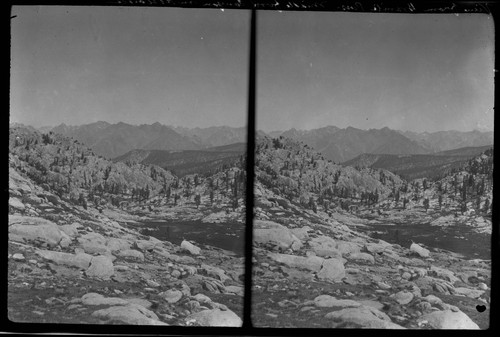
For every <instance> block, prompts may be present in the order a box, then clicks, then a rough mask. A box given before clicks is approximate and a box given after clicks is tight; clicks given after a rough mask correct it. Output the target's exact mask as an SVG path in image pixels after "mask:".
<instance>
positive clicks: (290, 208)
mask: <svg viewBox="0 0 500 337" xmlns="http://www.w3.org/2000/svg"><path fill="white" fill-rule="evenodd" d="M9 192H10V196H11V198H10V199H9V208H10V214H9V243H8V253H9V269H8V290H9V293H8V296H9V297H8V299H9V302H8V308H9V318H10V319H11V320H12V321H15V322H48V323H79V324H81V323H92V324H101V323H106V324H139V325H175V326H240V325H241V324H242V320H241V318H242V308H243V297H242V296H243V275H244V269H243V258H238V257H235V256H233V255H230V254H227V253H226V252H224V251H222V250H220V249H217V248H214V247H209V246H204V245H202V244H201V243H193V242H189V241H186V240H185V241H183V242H182V243H181V244H180V245H175V244H172V243H170V242H168V241H162V240H158V239H155V238H153V237H150V236H145V235H142V234H140V232H139V231H138V229H137V228H138V226H137V223H138V222H140V221H143V220H146V219H154V218H162V217H169V218H175V217H179V218H186V217H187V218H189V219H204V222H207V223H209V222H220V221H225V220H227V219H231V220H234V219H236V217H237V212H229V213H224V212H220V213H214V214H207V213H206V212H207V210H204V211H203V212H205V213H203V212H202V211H200V210H198V209H195V208H193V207H191V208H183V207H178V208H171V209H154V210H153V211H148V207H146V208H145V207H143V206H144V205H131V206H130V208H129V209H128V210H127V211H126V212H125V211H122V210H119V209H117V208H106V209H104V210H103V211H102V213H101V212H99V211H98V210H97V209H94V208H91V207H89V209H88V210H85V209H84V208H82V207H81V206H75V205H74V204H72V203H70V202H67V201H65V200H62V199H60V198H58V197H57V196H56V195H54V194H52V193H50V192H47V191H45V190H43V189H41V188H40V187H39V186H37V185H36V184H33V183H32V182H31V181H30V180H29V179H26V178H24V177H22V176H21V175H19V174H18V172H17V171H16V170H15V169H12V168H11V169H10V172H9ZM255 193H256V205H257V207H256V209H255V217H256V221H255V222H254V228H255V230H254V241H255V246H254V257H253V258H254V269H253V273H254V275H253V286H254V287H253V297H252V305H253V313H252V323H253V324H254V326H257V327H311V328H315V327H320V328H328V327H335V328H388V329H486V328H488V326H489V306H490V287H491V275H490V274H491V261H490V260H480V259H472V260H471V259H467V258H464V257H463V256H460V255H458V254H454V253H452V252H448V251H444V250H439V249H432V248H429V247H425V246H424V245H422V244H420V243H418V242H417V243H414V244H412V245H411V246H409V247H403V246H401V245H398V244H391V243H388V242H385V241H382V240H377V239H373V238H371V237H369V236H367V235H365V234H363V233H360V232H359V231H357V229H356V228H358V226H362V225H363V224H365V223H367V222H368V221H372V222H373V220H367V219H363V218H362V217H361V216H355V215H352V214H349V213H347V212H334V213H333V214H331V215H327V214H325V213H323V212H318V213H314V212H313V211H311V210H305V209H304V208H303V207H300V206H297V205H295V204H292V203H290V202H288V201H287V200H286V199H283V198H281V197H280V196H279V195H276V194H274V193H273V192H271V191H269V190H267V189H265V188H264V187H262V186H261V185H260V184H257V186H256V188H255ZM241 214H243V213H240V218H241ZM398 217H399V218H398ZM401 217H406V219H409V220H411V219H417V218H421V217H427V218H426V219H425V221H428V222H433V221H434V222H435V223H436V224H437V223H439V224H440V225H445V224H447V223H449V222H450V221H462V220H463V219H461V218H460V217H459V218H455V217H454V218H451V217H443V216H439V217H438V216H436V217H435V218H433V217H432V215H429V214H428V213H425V214H424V213H423V212H422V211H421V210H408V211H405V212H398V213H394V214H393V213H390V212H389V216H388V217H387V218H386V219H385V221H396V220H398V221H401V220H404V219H401ZM454 219H455V220H454ZM379 221H382V222H383V220H379ZM134 222H135V223H136V225H133V226H132V225H129V223H134ZM476 222H477V221H476ZM481 223H486V225H488V224H491V223H490V222H489V220H487V221H486V222H484V221H483V222H481ZM483 227H487V226H483Z"/></svg>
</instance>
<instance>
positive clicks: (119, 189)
mask: <svg viewBox="0 0 500 337" xmlns="http://www.w3.org/2000/svg"><path fill="white" fill-rule="evenodd" d="M11 16H12V17H13V18H12V19H11V77H10V78H11V80H10V120H9V122H10V124H9V216H8V221H9V230H8V234H9V235H8V279H7V283H8V285H7V297H8V301H7V310H8V319H9V320H10V321H11V322H14V323H52V324H59V323H63V324H78V325H87V324H89V325H95V324H113V325H115V324H117V325H154V326H158V325H169V326H179V327H199V326H201V327H206V326H219V327H240V326H242V324H243V303H244V298H243V295H244V275H245V273H244V270H245V268H244V265H245V263H244V260H245V223H246V206H245V205H246V203H245V201H246V181H247V180H246V179H247V171H246V162H247V160H246V156H247V144H246V143H247V125H246V124H247V92H248V55H249V42H248V41H249V33H250V11H248V10H227V9H226V10H222V9H185V8H167V7H161V8H154V7H79V6H68V7H64V6H14V7H13V8H12V10H11Z"/></svg>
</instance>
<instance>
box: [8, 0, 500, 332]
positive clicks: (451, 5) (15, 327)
mask: <svg viewBox="0 0 500 337" xmlns="http://www.w3.org/2000/svg"><path fill="white" fill-rule="evenodd" d="M7 5H8V7H7V8H6V9H7V10H4V11H2V12H3V13H4V15H5V16H7V15H9V17H4V18H5V19H4V21H3V22H4V23H6V26H7V27H5V28H6V29H4V30H3V31H4V32H6V33H7V34H6V35H7V41H8V42H9V52H8V53H9V54H8V57H9V61H7V62H8V63H6V64H7V65H8V67H9V74H10V20H11V19H13V18H12V17H10V13H11V6H12V5H66V6H67V5H70V6H72V5H74V6H82V5H94V6H139V7H143V6H144V7H181V8H226V9H241V10H251V23H250V25H251V27H250V37H249V45H250V51H249V56H250V57H249V79H248V85H249V87H248V113H249V115H248V125H247V127H248V135H247V142H248V145H247V173H248V174H247V177H248V178H247V186H248V188H247V202H246V206H247V207H246V220H247V224H251V223H252V219H253V189H252V188H250V187H251V186H253V183H254V163H255V159H254V152H253V149H254V145H255V119H256V99H257V97H256V92H257V91H256V84H257V81H256V74H257V68H256V55H257V50H256V48H257V43H256V41H257V16H258V14H257V13H258V12H259V11H260V10H283V11H328V12H365V13H377V12H381V13H483V14H491V15H493V18H494V19H498V15H497V12H498V5H497V2H496V1H455V2H452V1H394V0H392V1H353V0H351V1H347V0H339V1H329V0H316V1H309V0H285V1H283V0H256V1H252V0H239V1H238V0H236V1H231V0H219V1H217V0H214V1H201V0H102V1H98V0H94V1H91V0H90V1H82V0H76V1H71V0H66V1H61V0H55V1H50V0H49V1H45V0H40V1H29V0H24V1H23V0H19V1H18V0H11V1H8V2H7ZM256 10H257V11H256ZM494 23H495V30H496V31H498V27H499V23H498V20H494ZM496 46H497V45H496V41H495V47H496ZM4 51H6V52H7V48H4ZM495 69H500V66H499V60H498V58H495ZM498 71H499V70H495V84H497V74H498ZM4 78H6V77H4ZM8 80H10V76H9V78H8ZM6 84H7V85H8V86H10V82H7V83H6ZM4 92H5V93H7V91H4ZM498 92H499V89H498V86H497V85H495V102H497V99H496V98H497V97H499V96H498ZM5 102H7V106H6V108H7V111H9V110H8V109H9V103H8V102H9V96H8V94H7V98H6V100H5ZM3 116H6V117H7V118H6V119H7V121H6V123H5V125H7V127H8V125H9V118H8V114H3ZM494 122H495V129H494V130H497V125H498V121H497V118H495V119H494ZM5 135H6V138H7V139H6V143H7V142H8V132H6V133H5ZM499 142H500V141H499V140H498V139H497V137H495V138H494V152H495V149H497V148H498V146H499ZM4 149H6V147H5V148H4ZM6 152H7V153H6V156H5V158H8V149H7V151H6ZM497 155H498V153H497V154H496V155H495V156H494V158H495V161H494V170H493V176H494V181H493V190H494V194H493V200H492V210H493V211H492V224H493V230H492V237H491V248H492V249H491V253H492V278H491V284H492V290H491V303H490V328H489V329H487V330H481V331H477V330H476V331H465V330H445V331H443V330H432V331H424V330H407V331H404V332H403V331H401V330H395V331H391V330H372V329H367V330H357V329H353V330H332V329H326V328H325V329H306V328H296V329H279V328H254V327H253V326H252V323H251V321H250V317H251V315H250V313H251V284H252V282H251V275H252V273H251V271H252V254H251V253H252V226H247V228H246V231H245V234H246V237H245V241H246V243H245V253H246V259H245V267H246V272H245V301H244V315H243V316H244V317H243V320H244V325H243V327H242V328H215V327H178V326H167V327H161V326H159V327H158V326H157V327H154V326H128V325H83V324H74V325H73V324H39V323H31V324H30V323H14V322H10V321H9V320H8V319H7V284H6V282H5V283H4V282H2V290H1V291H0V303H1V304H2V305H1V306H0V310H1V311H0V332H13V333H49V334H50V333H70V334H89V333H90V334H97V335H129V336H135V335H256V336H267V335H273V336H274V335H285V336H288V335H304V336H310V335H313V334H314V335H333V334H335V335H353V334H354V335H358V334H373V333H377V332H382V333H384V334H396V335H398V336H399V335H400V334H401V333H404V334H410V335H413V334H416V335H420V334H423V333H430V334H439V335H441V334H443V333H444V334H448V333H450V334H453V335H454V336H455V335H461V334H472V335H474V336H476V335H479V336H481V335H490V334H493V333H494V332H496V330H498V329H499V326H500V324H499V319H500V311H499V310H498V308H497V303H498V295H499V290H498V287H497V286H496V283H497V282H498V280H499V279H500V277H499V275H498V268H500V267H499V265H500V264H499V262H498V259H499V256H498V254H499V252H500V247H499V243H500V238H499V228H498V226H499V225H500V218H499V215H498V209H499V207H500V201H499V198H498V197H497V196H496V193H495V191H497V190H498V185H499V182H498V179H497V176H498V174H497V173H498V171H499V170H498V168H497V166H498V164H497V162H498V161H497V159H496V158H497ZM4 183H5V188H3V189H2V191H3V192H4V193H3V194H2V196H3V198H2V199H4V200H5V201H7V200H8V196H9V194H8V188H7V187H8V180H4ZM6 206H7V202H5V203H4V207H5V208H4V209H5V213H4V214H5V217H4V219H5V220H7V214H8V207H6ZM6 223H7V221H5V222H4V228H3V230H4V234H5V237H8V226H7V225H5V224H6ZM1 247H2V253H1V254H2V255H1V259H2V261H3V262H4V264H3V266H4V268H2V269H0V270H2V273H3V274H4V276H5V277H4V278H3V280H4V281H6V279H7V278H6V276H7V273H6V271H7V246H6V245H1Z"/></svg>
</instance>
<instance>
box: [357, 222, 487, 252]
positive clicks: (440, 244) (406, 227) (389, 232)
mask: <svg viewBox="0 0 500 337" xmlns="http://www.w3.org/2000/svg"><path fill="white" fill-rule="evenodd" d="M359 230H360V231H363V232H365V233H366V234H369V235H370V236H371V237H374V238H376V239H382V240H384V241H387V242H390V243H396V244H399V245H401V246H403V247H410V245H411V243H412V241H413V242H415V243H423V244H424V245H426V246H428V247H433V248H441V249H445V250H449V251H452V252H455V253H459V254H462V255H463V256H465V257H466V258H468V259H485V260H488V259H491V235H489V234H478V233H475V232H473V230H472V228H471V227H469V226H465V225H453V226H448V227H439V226H431V225H430V224H428V223H417V224H396V225H383V224H375V225H368V226H366V227H363V228H359Z"/></svg>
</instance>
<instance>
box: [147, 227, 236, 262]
mask: <svg viewBox="0 0 500 337" xmlns="http://www.w3.org/2000/svg"><path fill="white" fill-rule="evenodd" d="M141 227H143V229H142V230H141V232H142V234H144V235H150V236H153V237H155V238H157V239H159V240H167V241H170V242H172V243H173V244H176V245H180V244H181V242H182V240H192V241H194V242H196V243H197V244H202V245H209V246H213V247H217V248H221V249H225V250H229V251H232V252H234V253H235V254H236V255H238V256H243V255H244V251H245V225H244V224H241V223H203V222H201V221H182V222H179V221H175V222H158V221H149V222H144V223H142V224H141Z"/></svg>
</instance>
